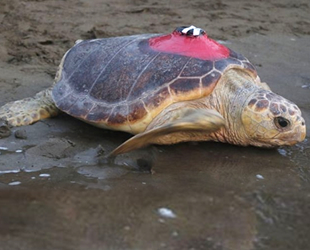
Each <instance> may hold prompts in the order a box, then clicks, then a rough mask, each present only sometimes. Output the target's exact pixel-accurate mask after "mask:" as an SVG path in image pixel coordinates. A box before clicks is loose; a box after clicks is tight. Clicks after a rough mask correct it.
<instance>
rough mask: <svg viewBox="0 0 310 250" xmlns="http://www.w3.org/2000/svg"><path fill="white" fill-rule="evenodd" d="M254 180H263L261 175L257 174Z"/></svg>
mask: <svg viewBox="0 0 310 250" xmlns="http://www.w3.org/2000/svg"><path fill="white" fill-rule="evenodd" d="M256 178H257V179H261V180H263V179H264V177H263V176H262V175H260V174H257V175H256Z"/></svg>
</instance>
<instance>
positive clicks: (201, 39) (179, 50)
mask: <svg viewBox="0 0 310 250" xmlns="http://www.w3.org/2000/svg"><path fill="white" fill-rule="evenodd" d="M149 45H150V47H151V48H152V49H153V50H155V51H160V52H166V53H175V54H179V55H183V56H189V57H194V58H199V59H203V60H217V59H222V58H227V57H228V56H229V49H228V48H226V47H225V46H224V45H221V44H219V43H217V42H216V41H214V40H212V39H210V38H209V37H208V36H207V35H206V34H204V35H199V36H186V35H182V34H180V33H179V32H177V31H174V32H173V33H172V34H169V35H164V36H159V37H153V38H150V39H149Z"/></svg>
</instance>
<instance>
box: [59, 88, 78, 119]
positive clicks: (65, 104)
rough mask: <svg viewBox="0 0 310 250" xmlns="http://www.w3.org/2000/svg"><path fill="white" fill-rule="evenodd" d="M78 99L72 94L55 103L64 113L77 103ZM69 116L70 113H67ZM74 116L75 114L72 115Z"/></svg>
mask: <svg viewBox="0 0 310 250" xmlns="http://www.w3.org/2000/svg"><path fill="white" fill-rule="evenodd" d="M78 99H79V97H78V96H77V95H75V94H73V93H71V94H70V95H68V96H67V97H66V98H63V99H61V100H59V101H58V102H57V107H58V108H59V109H61V110H62V111H64V112H69V110H70V108H72V106H73V105H74V104H75V103H76V102H77V101H78ZM69 114H71V113H69ZM73 115H74V116H75V114H73Z"/></svg>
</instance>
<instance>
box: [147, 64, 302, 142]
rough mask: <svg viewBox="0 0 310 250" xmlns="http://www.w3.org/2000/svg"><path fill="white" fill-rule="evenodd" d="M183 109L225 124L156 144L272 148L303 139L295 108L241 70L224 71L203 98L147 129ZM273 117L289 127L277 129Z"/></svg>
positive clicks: (157, 122) (167, 137)
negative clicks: (216, 116)
mask: <svg viewBox="0 0 310 250" xmlns="http://www.w3.org/2000/svg"><path fill="white" fill-rule="evenodd" d="M254 100H256V102H255V103H254ZM183 107H192V108H207V109H212V110H215V111H217V112H219V113H220V114H221V115H222V116H223V117H224V120H225V123H226V125H225V127H224V128H221V129H220V130H219V131H217V132H215V133H211V134H205V133H200V132H199V133H198V132H197V133H184V132H178V133H174V134H171V135H165V136H163V137H161V138H158V139H157V140H156V143H158V144H173V143H178V142H184V141H209V140H213V141H220V142H226V143H231V144H236V145H242V146H248V145H253V146H258V147H276V146H281V145H293V144H296V143H297V142H300V141H303V140H304V139H305V136H306V126H305V122H304V119H303V118H302V116H301V112H300V110H299V109H298V107H297V106H296V105H295V104H294V103H292V102H290V101H288V100H286V99H285V98H283V97H281V96H279V95H276V94H274V93H273V92H271V91H270V90H269V87H268V85H267V84H265V83H261V82H260V80H259V78H257V79H253V78H252V77H251V76H250V75H249V74H247V72H246V71H242V70H236V69H231V70H228V71H227V72H225V73H224V74H223V76H222V78H221V79H220V82H219V83H218V84H217V86H216V88H215V89H214V90H213V92H212V93H211V95H209V96H208V97H206V98H202V99H200V100H195V101H190V102H182V103H175V104H173V105H171V106H170V107H168V108H167V109H166V110H164V111H163V112H162V113H161V114H160V115H159V116H158V117H156V118H155V119H154V120H153V121H152V122H151V123H150V125H149V126H148V128H147V130H150V129H152V128H155V127H158V126H162V125H163V124H165V122H166V121H167V120H170V119H171V118H170V116H171V115H173V114H174V113H175V112H176V111H177V110H178V109H182V108H183ZM277 107H279V108H278V109H277ZM281 107H282V109H281ZM283 107H284V108H283ZM276 117H283V118H285V119H286V120H287V121H288V122H289V126H287V127H286V128H282V127H281V126H279V124H277V123H276V122H275V119H277V118H276Z"/></svg>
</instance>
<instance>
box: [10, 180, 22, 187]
mask: <svg viewBox="0 0 310 250" xmlns="http://www.w3.org/2000/svg"><path fill="white" fill-rule="evenodd" d="M20 184H21V182H20V181H13V182H10V183H9V185H10V186H17V185H20Z"/></svg>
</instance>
